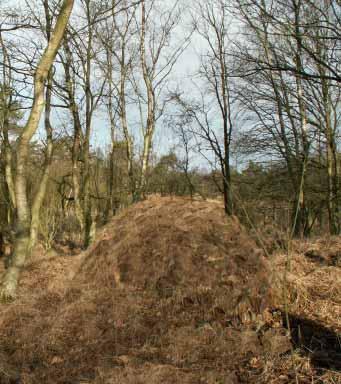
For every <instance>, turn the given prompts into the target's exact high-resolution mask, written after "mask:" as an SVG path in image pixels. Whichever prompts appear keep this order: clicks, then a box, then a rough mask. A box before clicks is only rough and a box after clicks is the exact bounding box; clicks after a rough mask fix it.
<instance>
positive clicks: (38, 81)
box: [0, 0, 74, 300]
mask: <svg viewBox="0 0 341 384" xmlns="http://www.w3.org/2000/svg"><path fill="white" fill-rule="evenodd" d="M73 3H74V0H64V2H63V4H62V7H61V10H60V12H59V15H58V18H57V21H56V25H55V28H54V31H53V33H52V35H51V40H50V41H49V43H48V45H47V48H46V49H45V51H44V53H43V56H42V57H41V59H40V61H39V63H38V66H37V69H36V72H35V76H34V97H33V105H32V109H31V112H30V116H29V118H28V121H27V123H26V126H25V128H24V129H23V131H22V133H21V135H20V137H19V143H18V149H17V172H16V177H15V194H16V202H17V222H16V236H15V242H14V252H13V256H12V260H11V265H10V267H9V268H8V269H7V271H6V273H5V275H4V278H3V281H2V286H1V290H0V296H1V298H2V299H3V300H11V299H14V298H15V294H16V290H17V286H18V282H19V277H20V272H21V270H22V268H23V267H24V264H25V260H26V256H27V252H28V245H29V240H30V224H31V221H30V211H29V206H28V199H27V183H26V172H27V160H28V153H29V145H30V141H31V139H32V136H33V135H34V133H35V132H36V130H37V128H38V124H39V121H40V118H41V114H42V111H43V109H44V88H45V81H46V79H47V77H48V73H49V71H50V69H51V66H52V64H53V61H54V59H55V57H56V54H57V52H58V49H59V46H60V44H61V41H62V39H63V36H64V32H65V28H66V26H67V23H68V21H69V17H70V14H71V11H72V8H73Z"/></svg>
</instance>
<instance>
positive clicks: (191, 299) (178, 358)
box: [0, 197, 313, 384]
mask: <svg viewBox="0 0 341 384" xmlns="http://www.w3.org/2000/svg"><path fill="white" fill-rule="evenodd" d="M32 263H33V264H30V265H29V266H28V270H27V271H26V272H25V274H24V277H23V284H22V287H21V291H20V299H19V300H18V301H17V302H16V303H15V304H12V305H9V306H1V310H2V314H1V315H0V343H1V344H0V345H1V346H0V379H1V380H0V382H1V383H6V384H7V383H12V382H18V383H22V384H33V383H65V384H66V383H70V384H71V383H72V384H76V383H84V384H85V383H108V384H109V383H122V384H130V383H131V384H142V383H148V384H159V383H164V384H171V383H184V384H186V383H188V384H198V383H207V384H211V383H212V384H213V383H227V384H229V383H291V382H294V381H295V380H296V379H295V377H297V369H296V366H295V364H294V363H293V359H292V358H289V355H288V351H290V344H289V342H288V337H287V336H286V334H287V332H286V330H285V329H284V328H283V326H282V321H281V314H280V313H277V312H272V311H271V310H272V303H273V301H272V295H271V294H272V289H271V268H270V267H269V264H271V263H269V261H268V260H266V259H265V258H264V256H263V253H262V251H261V250H259V249H258V248H257V246H256V244H255V242H254V241H253V240H252V239H251V238H250V237H249V236H248V234H247V233H246V231H245V230H244V229H243V228H242V226H241V225H240V224H239V222H238V220H237V219H235V218H231V219H227V218H226V217H225V215H224V212H223V209H222V207H221V205H220V204H219V203H216V202H212V201H210V202H207V201H206V202H203V201H200V202H199V201H190V200H186V199H181V198H158V197H154V198H151V199H149V200H147V201H145V202H142V203H139V204H137V205H135V206H133V207H131V208H129V209H128V210H126V211H124V212H122V213H121V214H120V215H118V216H117V217H115V218H114V219H113V221H112V222H111V223H110V224H109V225H107V226H106V227H105V228H104V229H103V230H102V231H101V233H100V234H99V236H98V239H97V241H96V242H95V244H93V246H91V248H90V249H89V250H88V251H87V252H86V253H85V254H83V255H81V256H79V257H69V258H68V257H67V256H65V257H61V258H58V257H57V258H55V259H53V260H44V259H43V260H40V261H39V262H37V263H36V264H34V261H32ZM278 265H280V262H278ZM300 361H301V360H300ZM295 370H296V372H295ZM283 372H284V374H283ZM302 372H303V370H301V374H302V375H304V374H305V373H304V372H306V371H304V372H303V373H302ZM311 372H313V370H312V369H311V370H310V371H309V372H308V373H306V374H305V375H306V376H307V375H310V373H311ZM302 382H303V381H302Z"/></svg>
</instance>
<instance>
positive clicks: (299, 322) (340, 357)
mask: <svg viewBox="0 0 341 384" xmlns="http://www.w3.org/2000/svg"><path fill="white" fill-rule="evenodd" d="M283 317H284V319H283V323H284V324H285V325H286V327H288V325H287V321H286V319H285V315H283ZM289 323H290V330H291V337H292V341H293V344H294V346H295V347H296V348H299V349H300V350H301V351H302V353H303V354H305V355H307V356H309V358H310V361H311V363H312V365H313V366H314V367H315V368H316V369H328V370H332V371H337V372H341V335H340V334H337V333H335V332H333V331H331V330H330V329H328V328H326V327H324V326H323V325H321V324H319V323H318V322H316V321H313V320H310V319H306V318H303V317H298V316H295V315H292V314H289Z"/></svg>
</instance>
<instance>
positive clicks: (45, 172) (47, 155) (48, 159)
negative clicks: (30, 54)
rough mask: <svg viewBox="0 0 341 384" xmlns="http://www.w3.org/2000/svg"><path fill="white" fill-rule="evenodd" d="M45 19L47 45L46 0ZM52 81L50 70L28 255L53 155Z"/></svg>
mask: <svg viewBox="0 0 341 384" xmlns="http://www.w3.org/2000/svg"><path fill="white" fill-rule="evenodd" d="M44 9H45V19H46V37H47V42H48V43H49V41H50V39H51V29H52V18H51V16H50V11H49V5H48V0H44ZM52 80H53V72H52V70H51V69H50V71H49V73H48V76H47V84H46V92H45V131H46V139H47V147H46V153H45V162H44V167H43V175H42V177H41V180H40V183H39V185H38V190H37V192H36V194H35V196H34V199H33V203H32V209H31V216H32V217H31V231H30V242H29V246H28V254H31V252H32V250H33V248H34V246H35V245H36V243H37V241H38V234H39V218H40V209H41V206H42V204H43V201H44V199H45V195H46V189H47V184H48V181H49V178H50V168H51V163H52V155H53V138H52V126H51V121H50V116H51V99H52Z"/></svg>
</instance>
